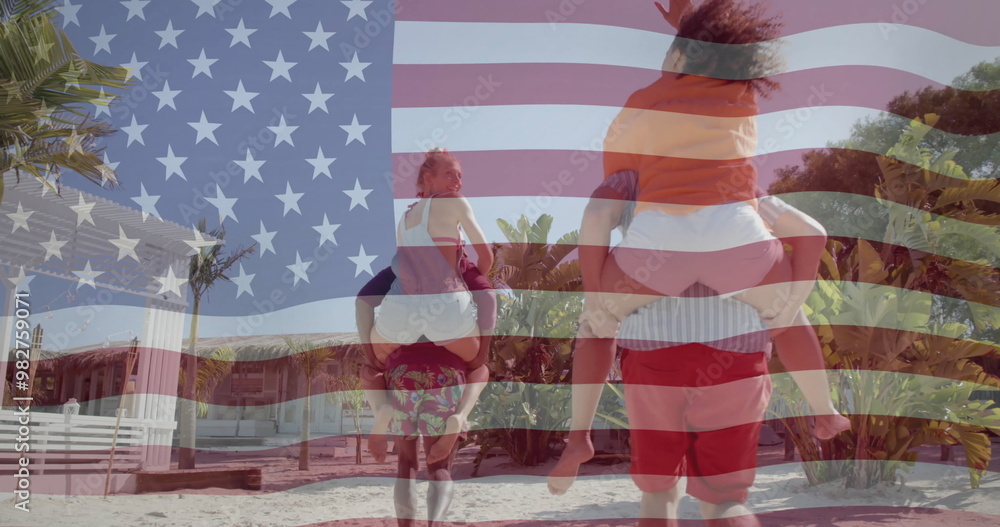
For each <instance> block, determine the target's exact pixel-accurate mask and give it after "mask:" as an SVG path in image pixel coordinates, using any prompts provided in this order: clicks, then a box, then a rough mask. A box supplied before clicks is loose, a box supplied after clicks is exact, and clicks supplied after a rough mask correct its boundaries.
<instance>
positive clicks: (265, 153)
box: [60, 0, 395, 333]
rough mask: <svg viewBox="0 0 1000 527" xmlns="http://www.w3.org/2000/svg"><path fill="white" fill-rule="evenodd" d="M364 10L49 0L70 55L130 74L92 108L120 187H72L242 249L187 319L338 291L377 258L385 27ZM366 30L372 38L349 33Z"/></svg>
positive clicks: (354, 5)
mask: <svg viewBox="0 0 1000 527" xmlns="http://www.w3.org/2000/svg"><path fill="white" fill-rule="evenodd" d="M370 4H372V2H369V1H361V0H350V1H344V2H306V1H296V0H266V1H259V2H240V1H219V0H191V1H152V0H128V1H123V2H101V3H99V4H98V3H91V2H79V3H77V4H74V3H73V2H72V0H65V2H64V4H63V5H62V6H61V8H60V12H61V14H62V21H61V23H62V24H63V26H64V28H65V30H66V31H67V32H68V34H69V36H70V38H71V39H72V40H73V41H74V42H75V43H76V45H77V48H78V51H79V52H80V53H81V55H82V56H84V57H85V58H88V59H92V60H94V61H96V62H99V63H103V64H111V65H116V64H117V65H122V66H125V67H128V68H130V70H131V75H132V76H133V82H134V86H133V87H132V88H131V89H130V90H129V91H128V92H126V93H123V94H122V95H121V96H119V97H117V98H116V99H115V100H114V102H113V103H112V104H111V105H110V107H102V106H96V105H95V107H94V108H93V112H94V113H95V115H96V116H98V117H103V118H105V119H107V120H110V121H111V122H112V123H113V124H114V125H115V126H116V127H117V128H119V130H121V131H120V132H119V133H118V134H116V135H115V136H113V137H112V138H111V139H110V140H109V141H108V142H107V150H106V156H107V157H106V160H105V162H106V163H107V164H109V165H110V166H113V167H116V169H117V173H118V174H119V179H120V181H121V188H119V189H116V190H108V189H97V188H96V187H85V188H83V190H86V191H88V192H93V193H95V194H98V195H100V196H102V197H105V198H108V199H110V200H113V201H115V202H118V203H120V204H123V205H125V206H128V207H132V208H138V209H141V210H142V212H143V214H144V215H147V214H148V216H147V221H159V220H158V219H157V218H162V219H164V220H167V221H173V222H176V223H179V224H181V225H184V226H186V227H191V226H194V225H195V224H196V223H197V222H198V220H199V219H200V218H203V217H204V218H207V219H208V226H209V227H210V228H211V227H213V226H214V225H218V224H220V223H221V225H222V226H223V227H224V228H225V229H226V238H225V241H226V245H227V246H228V247H231V248H235V247H237V246H247V245H251V244H256V245H257V253H256V255H254V256H251V257H250V258H248V259H247V260H244V262H243V263H242V264H241V265H238V266H237V268H236V269H234V270H233V272H232V273H231V278H232V283H224V284H221V285H219V286H217V287H216V288H214V289H213V290H212V293H211V297H210V298H209V301H208V302H207V303H205V304H204V307H203V309H202V312H203V314H207V315H253V314H266V313H269V312H271V311H279V310H283V309H286V308H289V307H294V306H298V305H303V304H307V303H310V302H324V301H327V302H328V301H331V300H335V299H338V298H346V297H352V296H354V294H356V292H357V290H358V289H359V288H360V287H361V285H363V284H364V282H365V281H366V280H367V279H368V278H370V277H371V275H372V274H373V272H377V271H378V269H379V268H380V267H381V266H384V265H388V263H389V260H390V259H391V256H392V254H393V252H394V251H395V239H394V230H393V201H392V191H391V188H390V185H389V180H388V178H386V177H385V174H387V173H389V171H390V164H391V159H390V145H389V117H390V95H391V90H390V87H391V86H390V82H391V68H392V36H391V27H392V22H393V21H392V15H391V13H390V12H389V11H388V10H386V9H385V8H384V7H381V8H378V9H377V11H378V12H379V16H378V17H376V16H375V11H376V9H375V6H371V5H370ZM373 23H374V24H377V27H378V28H379V29H383V30H385V31H384V32H383V37H382V38H359V35H363V31H362V28H364V27H365V24H368V25H369V26H371V25H372V24H373ZM372 27H375V26H372ZM372 27H369V28H368V29H369V30H371V29H372ZM320 309H322V307H321V308H320ZM328 314H329V315H332V313H329V312H328ZM317 320H321V319H317ZM300 329H304V328H300ZM311 329H313V330H315V331H322V330H323V329H324V328H323V327H315V328H311ZM258 331H261V332H266V333H271V332H274V331H277V332H282V331H285V329H282V328H273V331H268V330H267V329H259V330H258Z"/></svg>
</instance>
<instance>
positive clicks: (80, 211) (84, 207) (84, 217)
mask: <svg viewBox="0 0 1000 527" xmlns="http://www.w3.org/2000/svg"><path fill="white" fill-rule="evenodd" d="M79 197H80V202H79V203H78V204H76V205H73V206H71V207H70V208H71V209H73V212H75V213H76V226H77V227H79V226H80V225H83V222H85V221H86V222H89V223H90V224H91V225H95V226H96V225H97V224H95V223H94V216H93V215H92V214H91V213H92V212H93V210H94V205H96V204H97V202H96V201H93V202H90V203H87V202H86V201H84V200H83V194H82V193H81V194H80V196H79Z"/></svg>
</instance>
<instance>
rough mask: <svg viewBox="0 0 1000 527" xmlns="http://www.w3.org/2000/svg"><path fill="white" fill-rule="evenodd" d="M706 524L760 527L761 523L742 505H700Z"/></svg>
mask: <svg viewBox="0 0 1000 527" xmlns="http://www.w3.org/2000/svg"><path fill="white" fill-rule="evenodd" d="M699 505H700V508H701V516H702V517H703V518H704V519H705V524H706V525H709V526H712V527H760V521H759V520H758V519H757V516H755V515H754V513H752V512H750V509H748V508H747V507H746V505H744V504H742V503H736V502H734V501H728V502H726V503H720V504H718V505H717V504H715V503H708V502H705V501H702V502H700V503H699Z"/></svg>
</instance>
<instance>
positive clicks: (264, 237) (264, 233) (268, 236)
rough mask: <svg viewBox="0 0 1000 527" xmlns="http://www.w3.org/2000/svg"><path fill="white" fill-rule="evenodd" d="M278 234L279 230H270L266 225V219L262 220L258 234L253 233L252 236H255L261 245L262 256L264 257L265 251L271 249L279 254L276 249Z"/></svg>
mask: <svg viewBox="0 0 1000 527" xmlns="http://www.w3.org/2000/svg"><path fill="white" fill-rule="evenodd" d="M276 234H278V231H270V232H268V230H267V228H266V227H264V221H263V220H261V222H260V232H259V233H257V234H251V235H250V237H251V238H253V239H254V240H255V241H256V242H257V244H258V245H260V257H261V258H263V257H264V253H266V252H267V251H271V252H272V253H274V254H278V253H277V252H276V251H275V250H274V236H275V235H276Z"/></svg>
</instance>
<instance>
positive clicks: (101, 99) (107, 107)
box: [90, 88, 114, 117]
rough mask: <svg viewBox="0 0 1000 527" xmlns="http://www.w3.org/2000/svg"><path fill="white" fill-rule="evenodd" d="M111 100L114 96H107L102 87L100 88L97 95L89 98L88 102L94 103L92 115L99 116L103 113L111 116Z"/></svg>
mask: <svg viewBox="0 0 1000 527" xmlns="http://www.w3.org/2000/svg"><path fill="white" fill-rule="evenodd" d="M113 100H114V97H109V96H108V94H107V93H104V88H101V91H100V93H99V94H98V95H97V97H94V98H93V99H91V100H90V104H93V105H94V117H100V116H101V115H103V114H107V116H108V117H111V101H113Z"/></svg>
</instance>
